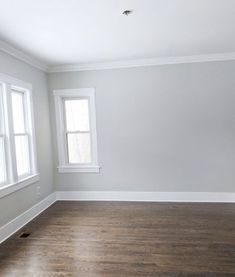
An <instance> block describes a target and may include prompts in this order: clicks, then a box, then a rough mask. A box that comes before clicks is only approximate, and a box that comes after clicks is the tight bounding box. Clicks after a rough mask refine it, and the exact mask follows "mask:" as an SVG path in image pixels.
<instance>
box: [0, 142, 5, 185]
mask: <svg viewBox="0 0 235 277" xmlns="http://www.w3.org/2000/svg"><path fill="white" fill-rule="evenodd" d="M5 181H6V163H5V149H4V140H3V138H2V137H0V184H1V183H4V182H5Z"/></svg>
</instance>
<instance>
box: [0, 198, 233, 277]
mask: <svg viewBox="0 0 235 277" xmlns="http://www.w3.org/2000/svg"><path fill="white" fill-rule="evenodd" d="M22 231H27V232H29V233H30V236H28V237H27V238H19V235H20V234H21V233H22ZM0 276H4V277H5V276H7V277H8V276H17V277H20V276H82V277H90V276H91V277H92V276H102V277H103V276H124V277H125V276H143V277H144V276H156V277H163V276H164V277H171V276H172V277H175V276H179V277H184V276H208V277H210V276H235V204H196V203H195V204H176V203H131V202H129V203H127V202H57V203H55V204H54V205H52V206H51V207H50V208H49V209H47V210H46V211H45V212H43V213H42V214H41V215H40V216H38V217H37V218H36V219H35V220H33V221H32V222H30V223H29V224H28V225H27V226H25V227H24V228H23V230H21V231H19V232H17V234H15V235H14V236H12V237H11V238H10V239H8V240H7V241H6V242H4V243H3V244H2V245H0Z"/></svg>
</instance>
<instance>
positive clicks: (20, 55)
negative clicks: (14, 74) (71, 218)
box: [0, 40, 235, 73]
mask: <svg viewBox="0 0 235 277" xmlns="http://www.w3.org/2000/svg"><path fill="white" fill-rule="evenodd" d="M0 50H1V51H3V52H5V53H7V54H9V55H11V56H13V57H15V58H17V59H19V60H21V61H23V62H25V63H27V64H30V65H32V66H34V67H36V68H38V69H40V70H42V71H44V72H48V73H53V72H67V71H86V70H103V69H115V68H116V69H117V68H131V67H141V66H156V65H167V64H185V63H202V62H215V61H232V60H235V52H228V53H214V54H202V55H191V56H174V57H159V58H147V59H135V60H117V61H110V62H96V63H77V64H67V65H66V64H63V65H54V66H53V65H52V66H49V65H48V64H46V63H44V62H42V61H40V60H38V59H37V58H35V57H34V56H32V55H29V54H26V53H25V52H23V51H22V50H19V49H18V48H16V47H14V46H12V45H10V44H9V43H7V42H5V41H3V40H0Z"/></svg>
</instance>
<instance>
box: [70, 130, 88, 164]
mask: <svg viewBox="0 0 235 277" xmlns="http://www.w3.org/2000/svg"><path fill="white" fill-rule="evenodd" d="M68 155H69V163H71V164H73V163H75V164H78V163H90V162H91V140H90V134H68Z"/></svg>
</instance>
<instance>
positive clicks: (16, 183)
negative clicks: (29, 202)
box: [0, 73, 39, 198]
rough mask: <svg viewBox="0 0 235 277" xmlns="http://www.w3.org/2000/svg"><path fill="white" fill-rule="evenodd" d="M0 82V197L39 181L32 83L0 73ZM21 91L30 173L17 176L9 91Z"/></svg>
mask: <svg viewBox="0 0 235 277" xmlns="http://www.w3.org/2000/svg"><path fill="white" fill-rule="evenodd" d="M0 84H1V85H2V86H3V88H4V91H5V92H3V106H2V108H3V121H4V122H3V123H4V128H5V130H4V131H5V133H4V135H5V147H4V149H5V160H6V175H7V176H6V179H7V180H6V182H5V183H3V184H1V185H0V198H2V197H4V196H6V195H9V194H11V193H13V192H15V191H17V190H20V189H22V188H24V187H26V186H28V185H31V184H33V183H35V182H38V181H39V173H38V164H37V151H36V136H35V125H34V110H33V99H32V85H31V84H29V83H27V82H24V81H21V80H19V79H16V78H14V77H11V76H9V75H6V74H2V73H0ZM14 89H16V90H17V91H19V92H20V91H22V93H24V101H25V103H24V105H25V107H24V113H25V116H26V117H27V119H26V121H27V123H28V124H27V125H28V130H27V132H28V136H29V140H28V141H29V155H30V157H29V158H30V173H29V175H27V176H26V175H24V176H18V175H17V170H16V156H15V155H16V154H15V142H14V131H13V114H12V102H11V93H12V90H14Z"/></svg>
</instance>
